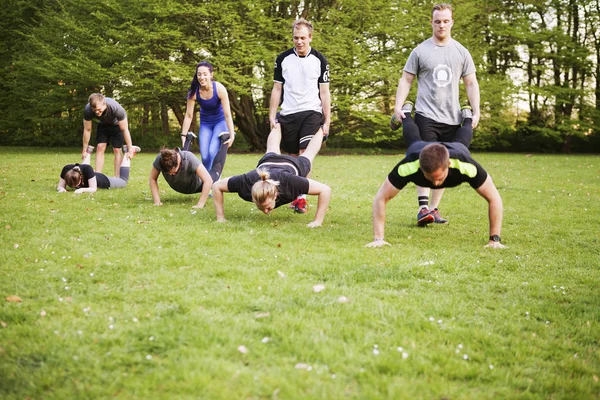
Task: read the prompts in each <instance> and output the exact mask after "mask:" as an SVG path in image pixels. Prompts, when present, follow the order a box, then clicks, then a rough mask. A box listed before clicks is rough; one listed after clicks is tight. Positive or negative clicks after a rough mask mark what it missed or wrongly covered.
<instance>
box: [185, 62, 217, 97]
mask: <svg viewBox="0 0 600 400" xmlns="http://www.w3.org/2000/svg"><path fill="white" fill-rule="evenodd" d="M200 67H206V68H208V70H209V71H210V73H211V74H212V73H213V66H212V64H211V63H209V62H208V61H200V62H199V63H198V65H196V69H195V70H194V77H193V78H192V83H191V84H190V88H189V90H188V93H187V98H188V99H191V98H192V97H194V95H195V94H196V90H198V87H199V86H200V82H198V68H200ZM196 100H198V99H196Z"/></svg>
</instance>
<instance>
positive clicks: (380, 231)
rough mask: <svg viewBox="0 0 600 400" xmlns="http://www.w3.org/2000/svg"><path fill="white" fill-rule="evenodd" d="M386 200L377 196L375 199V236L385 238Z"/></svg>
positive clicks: (373, 217)
mask: <svg viewBox="0 0 600 400" xmlns="http://www.w3.org/2000/svg"><path fill="white" fill-rule="evenodd" d="M385 206H386V204H385V201H384V200H383V199H380V198H378V197H375V200H374V201H373V215H372V219H373V221H372V222H373V238H374V239H383V238H384V237H385V236H384V234H385Z"/></svg>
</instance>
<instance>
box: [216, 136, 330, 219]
mask: <svg viewBox="0 0 600 400" xmlns="http://www.w3.org/2000/svg"><path fill="white" fill-rule="evenodd" d="M322 142H323V131H322V130H319V132H317V133H316V134H315V135H314V136H313V138H312V139H311V140H310V143H309V144H308V146H307V148H306V151H304V153H302V155H301V156H299V157H292V156H287V155H282V154H281V149H280V147H279V146H280V144H281V128H279V127H276V128H274V129H273V130H272V131H271V133H270V134H269V138H268V139H267V152H266V154H265V155H264V156H263V157H262V158H261V159H260V160H259V162H258V166H257V168H256V169H254V170H252V171H250V172H248V173H246V174H243V175H236V176H232V177H230V178H225V179H221V180H219V181H218V182H215V183H214V184H213V187H212V191H213V200H214V204H215V211H216V213H217V221H219V222H224V221H225V211H224V207H223V202H224V201H223V193H224V192H234V193H237V194H238V195H239V196H240V197H241V198H242V199H244V200H246V201H251V202H254V204H256V207H257V208H258V209H259V210H261V211H262V212H263V213H265V214H269V213H270V212H271V211H273V210H274V209H275V208H277V207H279V206H282V205H284V204H288V203H291V202H292V201H294V200H295V199H296V198H297V197H298V196H299V195H302V194H310V195H317V196H318V202H317V211H316V214H315V219H314V221H313V222H311V223H309V224H308V225H307V226H308V227H309V228H314V227H317V226H321V225H322V224H323V219H324V218H325V213H326V212H327V206H328V205H329V199H330V198H331V189H330V188H329V186H327V185H325V184H323V183H319V182H317V181H314V180H312V179H308V178H306V176H307V175H308V174H309V172H310V170H311V166H312V162H313V160H314V158H315V156H316V155H317V153H318V152H319V149H320V148H321V143H322Z"/></svg>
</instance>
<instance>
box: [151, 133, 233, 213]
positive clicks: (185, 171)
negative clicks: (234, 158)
mask: <svg viewBox="0 0 600 400" xmlns="http://www.w3.org/2000/svg"><path fill="white" fill-rule="evenodd" d="M222 138H223V139H224V140H223V142H222V143H221V148H220V149H219V152H218V153H217V155H216V156H215V159H214V160H213V162H212V167H211V169H210V171H209V170H207V169H206V168H205V167H204V165H203V164H202V163H201V162H200V160H198V158H196V156H195V155H194V153H192V152H190V151H186V150H181V149H179V148H176V149H173V150H171V149H162V150H161V151H160V153H159V154H158V155H157V156H156V159H155V160H154V163H153V164H152V169H151V170H150V177H149V179H148V184H149V185H150V191H151V192H152V200H153V201H154V205H155V206H162V205H163V203H162V202H161V201H160V194H159V190H158V176H159V175H160V174H161V173H162V176H163V178H165V181H167V183H168V184H169V186H170V187H171V188H172V189H173V190H175V191H176V192H179V193H183V194H192V193H200V199H198V203H197V204H196V205H195V206H193V208H204V205H205V204H206V201H207V200H208V195H209V193H210V187H211V185H212V184H213V182H214V181H215V180H217V179H219V177H220V176H221V173H222V172H223V168H224V167H225V159H226V157H227V149H228V148H229V144H228V143H227V140H229V135H228V134H227V135H223V136H222ZM189 140H190V138H189V136H188V138H187V142H186V146H187V145H188V144H189ZM188 147H189V146H188Z"/></svg>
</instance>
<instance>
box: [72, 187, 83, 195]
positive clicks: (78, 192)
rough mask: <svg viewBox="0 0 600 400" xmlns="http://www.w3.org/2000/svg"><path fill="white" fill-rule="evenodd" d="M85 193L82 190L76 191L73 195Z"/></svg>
mask: <svg viewBox="0 0 600 400" xmlns="http://www.w3.org/2000/svg"><path fill="white" fill-rule="evenodd" d="M83 192H84V190H83V189H81V188H80V189H77V190H75V191H74V192H73V193H75V194H81V193H83Z"/></svg>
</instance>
